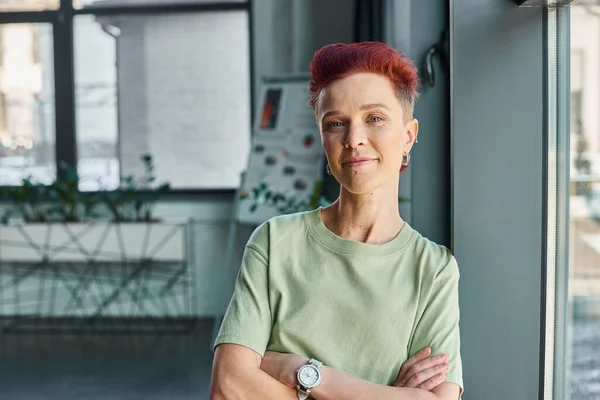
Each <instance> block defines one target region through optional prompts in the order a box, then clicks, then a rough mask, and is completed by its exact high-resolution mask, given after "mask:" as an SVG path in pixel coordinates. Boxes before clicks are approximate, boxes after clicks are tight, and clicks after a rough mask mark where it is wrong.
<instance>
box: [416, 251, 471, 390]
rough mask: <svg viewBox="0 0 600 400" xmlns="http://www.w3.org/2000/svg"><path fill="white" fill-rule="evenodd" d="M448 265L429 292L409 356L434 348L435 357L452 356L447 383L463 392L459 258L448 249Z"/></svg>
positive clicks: (444, 267)
mask: <svg viewBox="0 0 600 400" xmlns="http://www.w3.org/2000/svg"><path fill="white" fill-rule="evenodd" d="M446 251H447V252H448V253H447V256H448V259H447V262H446V264H445V265H444V266H443V267H442V268H441V270H440V271H439V272H438V273H437V274H436V276H435V277H434V279H433V284H432V285H431V288H430V290H429V293H428V296H426V298H427V300H426V303H425V306H424V308H423V311H422V314H421V317H420V319H419V320H418V322H417V326H416V328H415V331H414V335H413V340H412V343H411V345H410V348H409V356H410V357H412V356H413V355H414V354H415V353H417V352H418V351H419V350H421V349H422V348H424V347H427V346H430V347H431V350H432V352H431V354H432V355H437V354H448V364H450V371H449V372H448V373H447V374H446V382H451V383H456V384H457V385H458V386H460V388H461V394H462V392H463V388H464V386H463V379H462V360H461V357H460V331H459V319H460V311H459V306H458V280H459V276H460V275H459V271H458V265H457V263H456V259H455V258H454V256H452V254H451V253H450V252H449V251H448V250H446Z"/></svg>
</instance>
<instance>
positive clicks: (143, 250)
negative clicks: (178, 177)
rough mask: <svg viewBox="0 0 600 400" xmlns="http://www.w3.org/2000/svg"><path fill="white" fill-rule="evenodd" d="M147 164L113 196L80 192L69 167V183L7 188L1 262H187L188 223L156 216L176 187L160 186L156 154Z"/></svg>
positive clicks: (26, 183) (24, 183) (146, 159)
mask: <svg viewBox="0 0 600 400" xmlns="http://www.w3.org/2000/svg"><path fill="white" fill-rule="evenodd" d="M141 161H142V162H143V163H144V167H145V173H144V175H143V176H142V177H141V178H135V177H133V176H127V177H124V178H123V179H122V182H121V185H120V187H119V188H118V189H116V190H111V191H108V190H104V191H100V192H97V193H82V192H80V191H79V190H78V182H79V176H78V174H77V171H76V170H75V168H73V167H71V166H68V165H64V164H63V165H60V168H62V169H63V171H64V172H65V173H64V176H65V179H63V180H60V181H59V180H56V181H55V182H53V183H52V184H51V185H42V184H39V183H36V182H33V181H32V179H31V178H26V179H23V181H22V184H21V185H20V186H17V187H11V188H5V189H4V190H3V193H2V194H3V197H4V198H7V199H9V200H10V201H11V203H12V207H11V208H10V209H9V210H8V212H6V213H5V214H4V216H3V217H2V218H0V261H3V262H39V261H56V262H75V261H81V262H89V261H91V260H93V261H102V262H123V261H128V260H129V261H133V260H140V259H148V260H153V261H173V262H175V261H181V260H183V259H185V245H184V244H185V242H184V238H185V224H182V223H173V222H167V221H162V220H160V219H157V218H156V217H155V216H154V205H155V203H156V201H157V200H158V198H159V196H160V195H161V194H162V193H164V192H166V191H168V190H169V188H170V186H169V184H168V183H163V184H160V185H156V177H155V175H154V164H153V160H152V157H151V156H150V155H148V154H146V155H143V156H142V157H141Z"/></svg>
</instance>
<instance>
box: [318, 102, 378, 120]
mask: <svg viewBox="0 0 600 400" xmlns="http://www.w3.org/2000/svg"><path fill="white" fill-rule="evenodd" d="M373 108H385V109H386V110H388V111H389V109H390V108H389V107H388V106H386V105H385V104H382V103H373V104H364V105H362V106H360V108H359V110H361V111H365V110H371V109H373ZM341 113H342V112H341V111H337V110H332V111H327V112H326V113H325V114H323V117H322V118H321V121H322V120H324V119H325V118H327V117H331V116H333V115H340V114H341Z"/></svg>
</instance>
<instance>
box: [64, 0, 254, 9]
mask: <svg viewBox="0 0 600 400" xmlns="http://www.w3.org/2000/svg"><path fill="white" fill-rule="evenodd" d="M247 2H248V0H220V1H219V3H221V4H227V3H231V4H235V3H247ZM210 3H215V2H214V1H212V0H73V7H75V8H76V9H81V8H85V7H107V6H110V7H132V6H154V5H159V6H160V5H165V4H167V5H182V4H184V5H185V4H210Z"/></svg>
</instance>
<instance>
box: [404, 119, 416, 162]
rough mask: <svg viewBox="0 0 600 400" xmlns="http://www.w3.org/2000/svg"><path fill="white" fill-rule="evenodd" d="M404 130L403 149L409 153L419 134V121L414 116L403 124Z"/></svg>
mask: <svg viewBox="0 0 600 400" xmlns="http://www.w3.org/2000/svg"><path fill="white" fill-rule="evenodd" d="M404 131H405V132H406V142H405V143H404V151H405V152H406V153H410V150H411V149H412V147H413V145H414V144H415V140H417V136H418V135H419V121H418V120H417V119H416V118H413V119H411V120H410V121H408V122H407V123H406V124H405V125H404Z"/></svg>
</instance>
